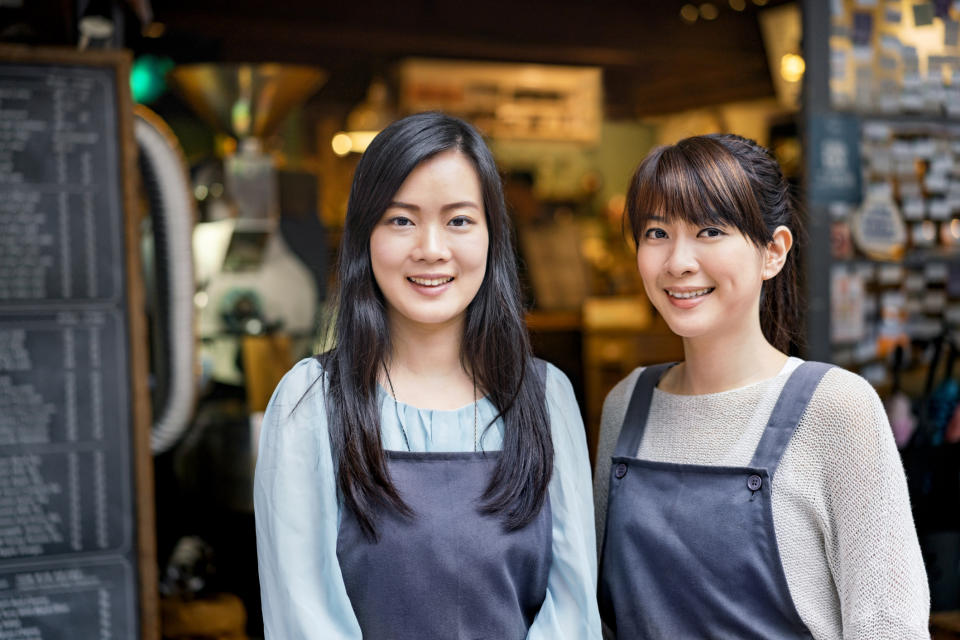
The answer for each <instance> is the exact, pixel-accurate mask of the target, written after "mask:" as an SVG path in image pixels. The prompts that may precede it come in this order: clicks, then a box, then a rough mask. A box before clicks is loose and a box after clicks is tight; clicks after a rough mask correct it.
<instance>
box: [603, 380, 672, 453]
mask: <svg viewBox="0 0 960 640" xmlns="http://www.w3.org/2000/svg"><path fill="white" fill-rule="evenodd" d="M674 364H676V363H675V362H664V363H662V364H657V365H653V366H652V367H646V368H645V369H644V370H643V371H641V372H640V376H639V377H638V378H637V383H636V385H635V386H634V387H633V395H632V396H631V397H630V404H629V405H627V413H626V415H625V416H624V418H623V427H621V429H620V436H619V437H618V438H617V446H616V449H614V452H613V455H614V456H624V457H630V458H635V457H636V455H637V451H639V450H640V441H641V440H642V439H643V431H644V429H646V426H647V416H648V415H649V414H650V399H651V398H652V397H653V389H654V387H656V386H657V383H658V382H660V378H661V377H662V376H663V374H664V373H666V371H667V369H669V368H670V367H672V366H673V365H674Z"/></svg>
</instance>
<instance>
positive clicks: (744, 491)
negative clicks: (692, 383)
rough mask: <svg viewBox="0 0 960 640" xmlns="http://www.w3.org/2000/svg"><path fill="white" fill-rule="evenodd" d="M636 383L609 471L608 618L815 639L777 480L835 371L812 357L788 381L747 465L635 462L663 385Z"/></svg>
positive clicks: (677, 634)
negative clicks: (811, 406)
mask: <svg viewBox="0 0 960 640" xmlns="http://www.w3.org/2000/svg"><path fill="white" fill-rule="evenodd" d="M669 366H670V365H669V364H667V365H658V366H655V367H649V368H647V369H645V370H644V371H643V372H642V373H641V374H640V377H639V379H638V380H637V384H636V387H635V388H634V392H633V397H632V398H631V400H630V405H629V407H628V408H627V414H626V417H625V419H624V422H623V429H622V431H621V433H620V437H619V439H618V441H617V447H616V450H615V451H614V456H613V463H612V465H611V471H610V497H609V501H608V505H607V524H606V534H605V535H604V544H603V556H602V561H601V568H600V586H599V597H600V614H601V617H602V618H603V620H604V622H605V623H606V624H607V625H608V626H609V627H610V628H611V629H612V630H615V631H616V633H617V636H618V637H619V638H627V639H630V640H633V639H634V638H670V639H671V640H673V639H676V638H684V639H686V638H724V639H726V638H729V639H731V640H732V639H737V640H742V639H746V638H777V639H780V638H783V639H787V638H810V637H811V635H810V631H809V630H808V629H807V627H806V625H805V624H804V623H803V621H802V620H801V619H800V615H799V614H798V613H797V609H796V607H795V606H794V603H793V599H792V598H791V596H790V591H789V589H788V587H787V580H786V576H785V575H784V573H783V565H782V563H781V560H780V551H779V548H778V547H777V539H776V535H775V532H774V528H773V511H772V508H771V501H770V488H771V480H772V478H773V476H774V474H775V473H776V470H777V465H778V464H779V462H780V458H781V456H782V455H783V451H784V449H786V447H787V443H789V441H790V437H791V436H792V435H793V432H794V430H795V429H796V426H797V423H798V422H799V421H800V418H801V416H802V415H803V412H804V410H805V409H806V406H807V403H808V402H809V401H810V397H811V396H812V395H813V391H814V389H816V387H817V384H818V383H819V382H820V379H821V378H822V377H823V374H824V373H825V372H826V371H827V370H828V369H829V368H830V365H827V364H823V363H819V362H805V363H803V364H801V365H800V366H799V367H797V369H796V370H795V371H794V372H793V374H792V375H791V376H790V378H789V379H788V380H787V383H786V385H784V388H783V391H782V392H781V394H780V397H779V399H778V400H777V403H776V406H775V407H774V409H773V412H772V414H771V415H770V420H769V422H768V423H767V425H766V427H765V429H764V432H763V435H762V436H761V438H760V442H759V443H758V444H757V449H756V451H755V452H754V455H753V459H752V460H751V461H750V465H749V466H747V467H715V466H706V465H693V464H676V463H668V462H653V461H648V460H640V459H638V458H637V457H636V455H637V451H638V450H639V448H640V442H641V439H642V437H643V431H644V428H645V426H646V422H647V415H648V413H649V410H650V399H651V397H652V395H653V389H654V387H655V386H656V385H657V382H658V381H659V380H660V377H661V376H662V375H663V373H664V372H665V371H666V370H667V368H669Z"/></svg>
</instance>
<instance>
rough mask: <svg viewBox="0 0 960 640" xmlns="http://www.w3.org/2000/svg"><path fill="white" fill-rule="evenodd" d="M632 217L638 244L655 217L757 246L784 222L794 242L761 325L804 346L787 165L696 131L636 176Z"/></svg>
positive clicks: (769, 334)
mask: <svg viewBox="0 0 960 640" xmlns="http://www.w3.org/2000/svg"><path fill="white" fill-rule="evenodd" d="M626 217H627V220H628V221H629V223H630V230H631V233H632V235H633V240H634V242H636V243H638V244H639V240H640V237H641V235H642V234H643V231H644V228H645V227H646V225H647V223H648V222H649V221H650V219H651V218H659V219H664V220H667V221H671V222H673V221H683V222H687V223H689V224H692V225H696V226H709V225H723V226H729V227H733V228H735V229H737V230H738V231H740V233H742V234H743V235H744V237H746V238H747V239H748V240H749V241H750V242H752V243H753V244H754V245H755V246H756V247H757V248H758V249H763V248H764V247H766V246H767V245H768V244H769V243H770V242H771V241H772V240H773V232H774V231H775V230H776V229H777V227H779V226H785V227H786V228H787V229H789V230H790V232H791V233H792V234H793V239H794V246H793V248H792V249H791V251H790V252H789V253H788V254H787V259H786V261H785V262H784V265H783V268H782V269H781V270H780V273H779V274H778V275H776V276H775V277H773V278H771V279H769V280H766V281H765V282H764V283H763V288H762V290H761V293H760V326H761V328H762V329H763V334H764V336H765V337H766V339H767V340H768V341H769V342H770V344H772V345H773V346H775V347H776V348H777V349H780V350H781V351H785V352H786V351H790V350H791V345H793V346H795V347H799V346H800V345H801V344H802V340H803V328H802V326H800V323H799V322H798V318H800V314H798V313H797V310H798V309H799V304H800V293H799V291H800V282H799V278H800V275H801V270H800V266H799V251H798V250H797V248H798V246H799V245H801V244H802V241H803V239H804V235H803V226H802V224H801V221H800V219H799V214H798V212H797V208H796V206H795V204H794V201H793V198H792V197H791V194H790V187H789V184H788V183H787V181H786V179H785V178H784V177H783V172H782V171H781V170H780V165H779V164H778V163H777V161H776V160H775V159H774V157H773V155H772V154H771V153H770V152H769V151H767V150H766V149H765V148H763V147H761V146H760V145H759V144H757V143H756V142H754V141H753V140H749V139H747V138H743V137H740V136H737V135H733V134H710V135H705V136H694V137H691V138H685V139H683V140H681V141H679V142H677V143H676V144H673V145H667V146H662V147H657V148H656V149H654V150H653V151H651V152H650V154H649V155H648V156H647V157H646V158H644V160H643V162H641V163H640V166H639V167H637V170H636V172H634V174H633V178H632V179H631V180H630V187H629V189H628V191H627V203H626Z"/></svg>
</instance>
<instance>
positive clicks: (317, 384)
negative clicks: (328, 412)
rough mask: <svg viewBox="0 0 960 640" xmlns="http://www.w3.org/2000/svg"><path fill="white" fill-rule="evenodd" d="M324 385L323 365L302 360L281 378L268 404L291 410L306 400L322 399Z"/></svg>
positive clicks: (315, 360)
mask: <svg viewBox="0 0 960 640" xmlns="http://www.w3.org/2000/svg"><path fill="white" fill-rule="evenodd" d="M324 383H325V380H324V371H323V365H321V364H320V361H319V359H318V358H317V357H311V358H304V359H303V360H301V361H300V362H298V363H296V364H295V365H293V367H292V368H291V369H290V370H289V371H287V373H285V374H284V376H283V378H281V380H280V382H279V383H278V384H277V388H276V389H275V390H274V392H273V397H272V398H271V400H270V404H273V405H276V406H280V407H289V408H293V407H295V406H297V405H299V404H302V403H303V402H306V401H307V400H310V399H315V398H318V397H322V395H323V389H324Z"/></svg>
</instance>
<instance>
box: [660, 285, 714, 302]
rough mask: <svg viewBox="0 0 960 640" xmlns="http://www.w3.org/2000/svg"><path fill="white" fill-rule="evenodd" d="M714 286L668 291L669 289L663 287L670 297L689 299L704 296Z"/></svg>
mask: <svg viewBox="0 0 960 640" xmlns="http://www.w3.org/2000/svg"><path fill="white" fill-rule="evenodd" d="M714 289H715V287H707V288H706V289H697V290H696V291H670V290H669V289H664V291H666V292H667V295H668V296H670V297H671V298H679V299H680V300H689V299H690V298H699V297H701V296H705V295H707V294H708V293H710V292H712V291H713V290H714Z"/></svg>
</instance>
